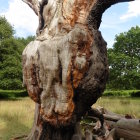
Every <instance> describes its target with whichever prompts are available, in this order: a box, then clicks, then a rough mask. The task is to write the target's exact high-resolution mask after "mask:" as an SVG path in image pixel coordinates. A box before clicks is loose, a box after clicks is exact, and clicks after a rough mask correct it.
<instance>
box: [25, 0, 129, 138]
mask: <svg viewBox="0 0 140 140" xmlns="http://www.w3.org/2000/svg"><path fill="white" fill-rule="evenodd" d="M23 1H24V2H26V3H27V4H28V5H29V6H30V7H31V8H32V9H33V10H34V11H35V13H36V14H37V15H38V17H39V21H40V22H39V27H38V30H37V37H36V39H35V40H34V41H33V42H31V43H30V44H29V45H28V46H27V47H26V48H25V50H24V51H23V79H24V85H25V86H26V88H27V90H28V93H29V96H30V97H31V98H32V99H33V100H34V101H35V102H36V108H35V120H34V125H33V128H32V132H31V133H30V135H29V137H28V139H29V140H30V139H33V140H55V139H57V140H71V139H77V140H78V139H81V138H82V134H81V132H80V130H79V121H80V120H81V117H82V116H84V115H85V113H86V112H87V111H88V110H90V107H91V105H92V104H94V103H95V102H96V101H97V99H98V98H99V97H100V96H101V95H102V92H103V91H104V89H105V84H106V80H107V77H108V64H107V50H106V45H107V44H106V42H105V41H104V39H103V38H102V35H101V33H100V32H99V31H98V28H99V26H100V23H101V17H102V14H103V12H104V11H105V10H106V9H107V8H108V7H110V6H111V5H113V4H115V3H118V2H125V1H131V0H42V1H41V2H38V1H37V0H23ZM87 138H88V139H90V136H88V135H87ZM87 138H86V139H87Z"/></svg>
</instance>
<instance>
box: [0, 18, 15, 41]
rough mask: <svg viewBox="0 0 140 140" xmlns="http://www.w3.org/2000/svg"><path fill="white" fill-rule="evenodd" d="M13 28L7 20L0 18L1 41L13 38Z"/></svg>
mask: <svg viewBox="0 0 140 140" xmlns="http://www.w3.org/2000/svg"><path fill="white" fill-rule="evenodd" d="M13 34H14V30H13V27H12V26H11V25H10V24H9V23H8V22H7V20H6V18H4V17H0V41H1V40H4V39H6V38H10V37H12V36H13Z"/></svg>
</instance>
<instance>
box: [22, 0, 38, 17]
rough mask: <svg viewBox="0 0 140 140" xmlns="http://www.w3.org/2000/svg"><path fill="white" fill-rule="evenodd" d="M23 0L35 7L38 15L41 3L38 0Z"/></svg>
mask: <svg viewBox="0 0 140 140" xmlns="http://www.w3.org/2000/svg"><path fill="white" fill-rule="evenodd" d="M22 1H23V2H25V3H26V4H28V5H29V6H30V7H31V8H32V9H33V11H34V12H35V14H36V15H37V16H38V15H39V11H40V4H39V1H38V0H22Z"/></svg>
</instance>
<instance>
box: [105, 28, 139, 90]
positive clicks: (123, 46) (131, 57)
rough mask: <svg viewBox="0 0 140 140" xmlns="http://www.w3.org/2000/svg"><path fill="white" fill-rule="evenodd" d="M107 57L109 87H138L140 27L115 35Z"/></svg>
mask: <svg viewBox="0 0 140 140" xmlns="http://www.w3.org/2000/svg"><path fill="white" fill-rule="evenodd" d="M108 59H109V67H110V76H109V80H108V86H107V87H108V88H109V89H140V27H138V26H136V27H132V28H131V29H130V30H129V31H128V32H124V33H121V34H119V35H117V36H116V38H115V43H114V45H113V48H111V49H108Z"/></svg>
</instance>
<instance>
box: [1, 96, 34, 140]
mask: <svg viewBox="0 0 140 140" xmlns="http://www.w3.org/2000/svg"><path fill="white" fill-rule="evenodd" d="M33 114H34V103H33V101H31V100H30V99H29V98H24V99H21V100H15V101H0V140H9V139H10V138H13V137H16V136H20V135H24V134H28V133H29V131H30V129H31V126H32V122H33V116H34V115H33Z"/></svg>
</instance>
